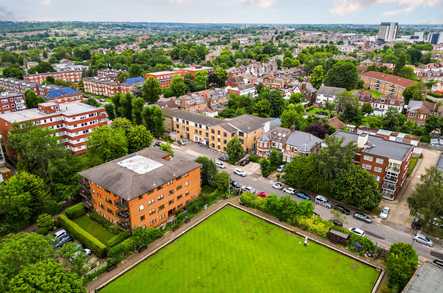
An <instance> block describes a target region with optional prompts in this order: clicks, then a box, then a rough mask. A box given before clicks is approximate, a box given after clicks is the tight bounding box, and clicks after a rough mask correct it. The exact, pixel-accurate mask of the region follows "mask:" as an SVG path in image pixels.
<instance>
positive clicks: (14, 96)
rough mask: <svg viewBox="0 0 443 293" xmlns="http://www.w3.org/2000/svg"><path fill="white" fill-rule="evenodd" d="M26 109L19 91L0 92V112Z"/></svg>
mask: <svg viewBox="0 0 443 293" xmlns="http://www.w3.org/2000/svg"><path fill="white" fill-rule="evenodd" d="M24 109H26V104H25V98H24V97H23V94H21V93H13V92H2V93H0V113H7V112H16V111H21V110H24Z"/></svg>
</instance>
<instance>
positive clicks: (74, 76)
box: [23, 70, 83, 84]
mask: <svg viewBox="0 0 443 293" xmlns="http://www.w3.org/2000/svg"><path fill="white" fill-rule="evenodd" d="M82 76H83V71H82V70H66V71H56V72H46V73H36V74H29V75H26V76H25V77H24V78H23V79H24V80H25V81H28V82H35V83H37V84H41V83H42V82H44V81H45V80H46V78H48V77H53V78H54V79H56V80H63V81H66V82H72V83H76V82H80V81H81V80H82Z"/></svg>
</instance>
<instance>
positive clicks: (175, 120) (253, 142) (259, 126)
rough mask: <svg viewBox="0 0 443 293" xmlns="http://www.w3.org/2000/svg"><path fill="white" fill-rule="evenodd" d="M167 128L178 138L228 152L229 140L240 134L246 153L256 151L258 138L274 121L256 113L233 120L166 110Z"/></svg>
mask: <svg viewBox="0 0 443 293" xmlns="http://www.w3.org/2000/svg"><path fill="white" fill-rule="evenodd" d="M163 111H164V113H165V116H166V121H165V124H166V128H167V130H169V131H171V132H173V135H174V136H175V139H177V140H179V139H187V140H190V141H192V142H197V143H201V144H204V145H206V146H208V147H209V148H211V149H214V150H217V151H220V152H225V151H226V146H227V144H228V142H229V141H230V140H231V139H232V138H234V137H238V138H239V139H240V141H241V143H242V145H243V149H244V150H245V151H246V152H253V151H255V150H256V147H257V140H258V138H259V137H261V136H262V134H263V133H265V132H267V131H269V130H270V128H271V120H272V119H268V118H260V117H256V116H252V115H242V116H239V117H235V118H232V119H225V120H221V119H217V118H212V117H208V116H204V115H201V114H197V113H191V112H187V111H182V110H172V109H164V110H163Z"/></svg>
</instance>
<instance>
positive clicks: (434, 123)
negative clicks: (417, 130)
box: [425, 115, 443, 133]
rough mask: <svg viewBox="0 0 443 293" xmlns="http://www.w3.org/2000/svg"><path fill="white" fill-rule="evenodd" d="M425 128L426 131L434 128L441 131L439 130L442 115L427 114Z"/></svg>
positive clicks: (442, 122) (442, 123) (442, 126)
mask: <svg viewBox="0 0 443 293" xmlns="http://www.w3.org/2000/svg"><path fill="white" fill-rule="evenodd" d="M425 128H426V132H427V133H431V132H432V131H434V130H439V131H440V132H441V130H442V129H443V119H442V117H439V116H437V115H431V116H429V117H428V119H426V122H425ZM441 133H443V132H441Z"/></svg>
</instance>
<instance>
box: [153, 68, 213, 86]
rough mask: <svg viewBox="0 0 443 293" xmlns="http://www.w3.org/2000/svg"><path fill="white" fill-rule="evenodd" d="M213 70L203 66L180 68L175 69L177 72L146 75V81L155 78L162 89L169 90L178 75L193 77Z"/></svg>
mask: <svg viewBox="0 0 443 293" xmlns="http://www.w3.org/2000/svg"><path fill="white" fill-rule="evenodd" d="M211 70H212V68H211V67H203V66H196V67H187V68H179V69H175V70H167V71H158V72H151V73H146V74H145V79H148V78H150V77H153V78H155V79H157V80H158V81H159V82H160V87H161V88H167V87H169V86H170V85H171V82H172V79H173V78H174V76H177V75H178V76H185V75H186V74H190V75H192V76H195V74H196V73H197V72H199V71H208V72H210V71H211Z"/></svg>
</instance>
